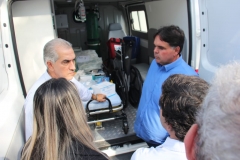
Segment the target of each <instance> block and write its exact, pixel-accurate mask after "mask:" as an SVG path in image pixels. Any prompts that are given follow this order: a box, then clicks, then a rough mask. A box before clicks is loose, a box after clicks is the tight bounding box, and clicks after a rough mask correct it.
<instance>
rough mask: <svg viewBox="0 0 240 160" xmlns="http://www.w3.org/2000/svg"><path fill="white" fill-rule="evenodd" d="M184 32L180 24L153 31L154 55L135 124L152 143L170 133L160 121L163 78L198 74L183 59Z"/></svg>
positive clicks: (154, 144) (159, 141)
mask: <svg viewBox="0 0 240 160" xmlns="http://www.w3.org/2000/svg"><path fill="white" fill-rule="evenodd" d="M184 37H185V36H184V32H183V31H182V30H181V29H180V28H179V27H178V26H173V25H171V26H165V27H162V28H160V29H159V30H158V31H157V33H156V34H155V35H154V45H155V48H154V57H155V59H154V60H153V61H152V63H151V66H150V68H149V70H148V74H147V77H146V79H145V81H144V84H143V90H142V95H141V99H140V103H139V106H138V111H137V116H136V120H135V124H134V130H135V132H136V135H137V136H138V137H140V138H142V139H143V140H144V141H145V142H147V144H148V145H149V147H151V146H153V147H156V146H158V145H161V144H162V143H163V142H164V141H165V139H166V138H167V136H168V133H167V131H166V130H165V129H164V128H163V126H162V125H161V123H160V121H159V117H160V115H159V113H160V106H159V105H158V104H159V97H160V95H161V93H162V90H161V87H162V84H163V82H164V81H165V80H166V79H167V78H168V77H169V76H170V75H172V74H185V75H196V76H197V73H196V72H195V71H194V70H193V69H192V68H191V67H190V66H189V65H188V64H187V63H186V62H185V61H184V60H183V59H182V56H181V54H180V53H181V51H182V48H183V43H184Z"/></svg>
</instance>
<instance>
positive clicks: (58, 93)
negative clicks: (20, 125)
mask: <svg viewBox="0 0 240 160" xmlns="http://www.w3.org/2000/svg"><path fill="white" fill-rule="evenodd" d="M34 107H35V108H34V122H33V134H32V137H30V138H29V140H28V141H27V143H26V144H25V146H24V149H23V154H22V158H21V159H22V160H29V159H41V160H63V159H72V158H73V157H71V155H70V153H73V152H74V150H73V148H72V146H73V145H72V144H73V142H74V141H79V142H80V143H82V144H83V145H85V146H86V147H88V148H90V149H92V150H95V151H96V152H99V153H100V154H102V153H101V152H100V151H99V150H98V149H97V148H96V147H95V145H94V143H93V136H92V133H91V130H90V128H89V126H88V124H87V119H86V116H85V111H84V109H83V105H82V103H81V100H80V98H79V94H78V92H77V90H76V88H75V86H74V84H72V83H71V82H69V81H67V80H66V79H64V78H59V79H51V80H49V81H47V82H45V83H43V84H42V85H41V86H40V87H39V88H38V89H37V91H36V93H35V95H34ZM73 155H74V154H73Z"/></svg>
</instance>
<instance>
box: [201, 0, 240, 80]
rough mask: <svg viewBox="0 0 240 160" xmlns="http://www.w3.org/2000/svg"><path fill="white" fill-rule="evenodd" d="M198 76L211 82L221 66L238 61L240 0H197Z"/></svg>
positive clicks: (239, 54)
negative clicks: (199, 53)
mask: <svg viewBox="0 0 240 160" xmlns="http://www.w3.org/2000/svg"><path fill="white" fill-rule="evenodd" d="M199 6H200V7H199V8H200V11H199V13H200V24H201V56H200V65H199V76H200V77H201V78H203V79H205V80H206V81H208V82H210V83H211V79H212V78H213V76H214V73H215V71H216V70H217V68H218V67H219V66H220V65H224V64H227V63H230V62H233V61H239V60H240V19H239V15H240V10H239V6H240V0H228V1H224V0H220V1H219V0H211V1H209V0H199Z"/></svg>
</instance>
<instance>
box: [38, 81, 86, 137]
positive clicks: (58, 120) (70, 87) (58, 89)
mask: <svg viewBox="0 0 240 160" xmlns="http://www.w3.org/2000/svg"><path fill="white" fill-rule="evenodd" d="M34 115H35V120H34V123H35V124H34V125H35V128H34V131H35V132H38V133H39V134H42V133H43V132H46V135H49V136H51V135H52V136H53V135H54V134H55V132H56V131H60V132H61V134H60V135H61V136H62V135H63V134H67V135H69V136H73V137H75V136H76V135H75V133H74V132H75V130H74V128H75V127H76V126H78V124H79V123H81V124H82V125H84V124H85V126H86V127H88V126H87V121H86V117H85V112H84V109H83V106H82V103H81V100H80V98H79V94H78V92H77V90H76V88H75V86H74V84H72V83H71V82H69V81H67V80H66V79H64V78H59V79H51V80H49V81H47V82H45V83H44V84H42V85H41V86H40V87H39V88H38V89H37V91H36V93H35V96H34ZM59 138H61V137H59Z"/></svg>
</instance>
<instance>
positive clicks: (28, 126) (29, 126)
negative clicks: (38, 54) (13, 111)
mask: <svg viewBox="0 0 240 160" xmlns="http://www.w3.org/2000/svg"><path fill="white" fill-rule="evenodd" d="M49 79H51V76H50V75H49V74H48V73H47V71H46V72H45V73H44V74H43V75H42V76H41V77H40V78H39V79H38V80H37V81H36V82H35V83H34V84H33V86H32V87H31V89H30V90H29V92H28V94H27V97H26V99H25V103H24V108H25V138H26V139H25V140H26V141H27V140H28V138H29V137H30V136H31V135H32V132H33V97H34V94H35V92H36V90H37V89H38V87H39V86H40V85H42V84H43V83H44V82H46V81H48V80H49ZM71 81H72V82H73V83H74V84H75V85H76V87H77V90H78V93H79V96H80V98H81V100H82V101H89V100H90V99H91V97H92V92H91V91H90V90H88V88H86V87H85V86H84V85H83V84H81V83H80V82H78V81H77V80H76V79H75V78H73V79H72V80H71Z"/></svg>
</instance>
